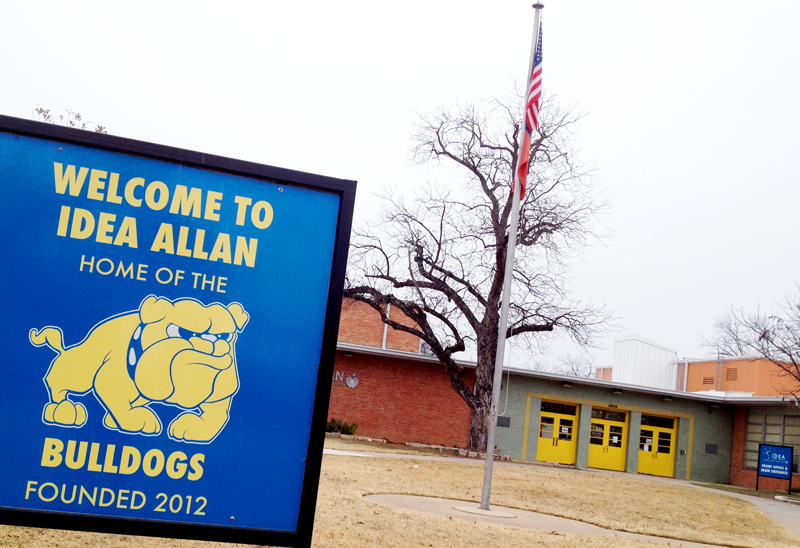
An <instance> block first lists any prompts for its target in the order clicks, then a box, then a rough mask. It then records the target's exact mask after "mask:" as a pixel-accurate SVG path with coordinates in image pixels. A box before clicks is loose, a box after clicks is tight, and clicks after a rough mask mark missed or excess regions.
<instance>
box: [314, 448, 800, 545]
mask: <svg viewBox="0 0 800 548" xmlns="http://www.w3.org/2000/svg"><path fill="white" fill-rule="evenodd" d="M324 454H326V455H345V456H352V457H363V458H384V459H386V458H389V459H411V460H433V461H451V462H465V461H466V462H474V463H479V462H482V461H475V460H468V459H463V458H457V457H444V456H441V457H440V456H428V455H414V454H402V453H377V452H367V451H340V450H336V449H325V450H324ZM495 466H521V467H535V466H542V465H539V464H528V463H525V464H523V463H508V462H495ZM587 472H589V473H597V474H608V475H615V476H630V475H631V474H628V473H626V472H613V471H608V470H597V469H594V468H593V469H591V470H589V471H587ZM575 473H578V474H580V473H584V471H583V470H578V469H576V470H575ZM636 477H637V478H640V479H644V480H651V481H657V482H663V483H672V484H675V485H682V486H685V487H691V488H694V489H705V490H709V491H713V492H715V493H717V494H721V495H728V496H731V497H735V498H738V499H742V500H746V501H748V502H751V503H753V505H755V506H756V507H757V508H758V509H759V510H761V511H762V512H764V513H765V514H767V516H769V517H770V518H771V519H772V520H774V521H775V522H777V523H779V524H780V525H782V526H783V527H785V528H786V529H788V530H789V531H791V532H792V533H794V534H795V535H797V536H799V537H800V505H796V504H789V503H786V502H780V501H777V500H774V499H766V498H761V497H754V496H750V495H743V494H739V493H731V492H728V491H721V490H718V489H710V488H707V487H702V486H698V485H695V484H693V483H692V482H690V481H687V480H679V479H674V478H662V477H658V476H647V475H642V474H636ZM366 498H367V500H370V501H372V502H375V503H376V504H383V505H386V506H394V507H396V508H404V509H407V510H415V511H419V512H429V513H433V514H438V515H442V516H447V517H452V518H458V519H465V520H473V521H487V522H491V523H497V524H501V525H507V526H511V527H524V528H530V529H536V530H539V531H557V532H561V533H577V534H592V535H609V536H617V537H628V538H637V539H641V540H646V541H650V542H657V543H663V544H669V545H672V546H712V545H708V544H699V543H695V542H688V541H682V540H675V539H667V538H662V537H650V536H647V535H637V534H633V533H624V532H621V531H613V530H611V529H604V528H602V527H598V526H596V525H591V524H588V523H585V522H582V521H576V520H570V519H565V518H559V517H555V516H550V515H547V514H539V513H536V512H528V511H525V510H518V509H515V508H503V507H497V506H494V505H493V506H491V509H492V510H495V512H494V513H492V512H491V511H490V512H489V513H486V511H484V510H480V508H479V507H478V506H479V505H478V504H477V503H474V502H461V501H454V500H449V499H437V498H430V497H414V496H410V495H391V494H389V495H369V496H367V497H366ZM471 506H472V507H474V508H469V507H471ZM455 507H457V508H455ZM465 510H467V511H465ZM499 514H505V515H512V516H513V517H502V516H501V515H499Z"/></svg>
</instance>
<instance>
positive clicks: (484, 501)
mask: <svg viewBox="0 0 800 548" xmlns="http://www.w3.org/2000/svg"><path fill="white" fill-rule="evenodd" d="M543 7H544V5H543V4H534V5H533V9H535V10H536V15H535V17H534V21H533V41H532V43H531V57H530V61H529V62H528V72H527V73H526V74H525V105H524V106H523V111H522V112H523V122H522V126H520V132H519V135H520V137H519V142H520V147H519V150H520V151H521V150H522V146H523V142H524V140H525V111H526V106H527V102H528V92H529V89H530V84H531V72H532V71H533V61H534V59H535V57H536V44H537V43H538V40H539V20H540V10H541V9H542V8H543ZM520 156H521V154H519V153H518V154H517V166H515V169H514V192H513V194H514V196H513V198H512V205H511V219H510V220H509V222H508V247H507V248H506V273H505V278H504V279H503V298H502V301H501V304H500V326H499V327H498V330H497V331H498V334H497V354H496V357H495V360H494V381H493V383H492V407H491V414H490V416H489V432H488V433H487V436H486V465H485V467H484V470H483V491H482V492H481V509H482V510H488V509H489V501H490V499H491V496H492V470H493V468H494V445H495V439H496V438H497V404H498V401H499V400H500V384H501V383H502V382H503V357H504V353H505V346H506V328H507V326H508V303H509V301H510V300H511V283H512V280H513V279H514V248H515V247H516V246H517V226H518V225H519V202H520V189H521V186H522V182H521V181H520V180H519V176H518V174H517V171H518V169H519V158H520Z"/></svg>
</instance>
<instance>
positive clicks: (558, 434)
mask: <svg viewBox="0 0 800 548" xmlns="http://www.w3.org/2000/svg"><path fill="white" fill-rule="evenodd" d="M548 408H549V409H556V410H557V412H555V413H554V412H552V411H545V409H548ZM559 411H565V412H564V413H562V412H559ZM569 412H571V413H572V415H568V414H566V413H569ZM577 425H578V416H577V407H576V406H574V405H565V404H553V403H551V402H542V412H541V418H540V420H539V443H538V444H537V449H536V460H541V461H547V462H557V463H560V464H575V453H576V449H577V446H578V444H577V438H576V437H575V427H576V426H577Z"/></svg>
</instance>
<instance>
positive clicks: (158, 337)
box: [127, 296, 249, 408]
mask: <svg viewBox="0 0 800 548" xmlns="http://www.w3.org/2000/svg"><path fill="white" fill-rule="evenodd" d="M139 317H140V320H141V324H140V325H139V327H138V328H137V329H136V331H135V332H134V334H133V337H132V339H131V344H130V346H129V348H128V356H127V358H128V369H129V372H131V373H132V375H131V376H132V378H134V380H135V382H136V385H137V387H138V388H139V391H140V392H141V394H142V395H143V396H144V397H146V398H148V399H150V400H155V401H167V402H170V403H176V404H178V405H180V406H181V407H185V408H191V407H194V406H196V405H198V404H200V403H202V402H203V401H205V400H206V399H207V398H208V397H209V396H210V395H211V393H212V392H213V391H214V384H215V380H216V377H217V375H218V374H219V373H220V372H221V371H224V370H226V369H228V368H230V367H231V366H232V365H233V364H234V363H235V353H234V342H235V340H236V335H237V333H239V332H240V331H241V330H242V329H243V328H244V326H245V325H246V324H247V321H248V319H249V317H248V315H247V313H246V312H245V311H244V309H243V308H242V306H241V305H240V304H238V303H233V304H231V305H229V306H228V307H227V308H226V307H224V306H222V305H219V304H213V305H210V306H204V305H203V304H201V303H199V302H197V301H194V300H191V299H183V300H176V301H175V302H171V301H169V300H168V299H163V298H156V297H152V296H151V297H148V298H147V299H145V301H144V302H143V303H142V305H141V307H140V309H139Z"/></svg>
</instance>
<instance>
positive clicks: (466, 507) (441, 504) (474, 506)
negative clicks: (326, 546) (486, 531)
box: [365, 495, 719, 548]
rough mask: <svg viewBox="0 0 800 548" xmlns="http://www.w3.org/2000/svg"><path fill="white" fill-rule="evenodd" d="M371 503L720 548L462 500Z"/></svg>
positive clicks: (390, 498) (386, 498)
mask: <svg viewBox="0 0 800 548" xmlns="http://www.w3.org/2000/svg"><path fill="white" fill-rule="evenodd" d="M365 498H366V499H367V500H369V501H371V502H374V503H376V504H382V505H384V506H392V507H394V508H403V509H405V510H414V511H416V512H428V513H430V514H438V515H440V516H445V517H451V518H457V519H463V520H470V521H485V522H489V523H496V524H498V525H505V526H507V527H521V528H525V529H535V530H537V531H550V532H558V533H570V534H578V535H607V536H611V537H625V538H634V539H638V540H643V541H647V542H657V543H661V544H668V545H671V546H691V547H704V548H706V547H707V548H719V545H718V544H700V543H697V542H689V541H686V540H675V539H668V538H663V537H652V536H649V535H637V534H634V533H625V532H622V531H614V530H612V529H604V528H603V527H598V526H597V525H592V524H590V523H585V522H583V521H576V520H572V519H566V518H559V517H556V516H550V515H547V514H539V513H537V512H528V511H526V510H518V509H516V508H504V507H502V506H492V507H491V510H489V511H486V510H481V509H480V505H479V504H478V503H477V502H463V501H459V500H450V499H437V498H431V497H416V496H412V495H367V496H366V497H365Z"/></svg>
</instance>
